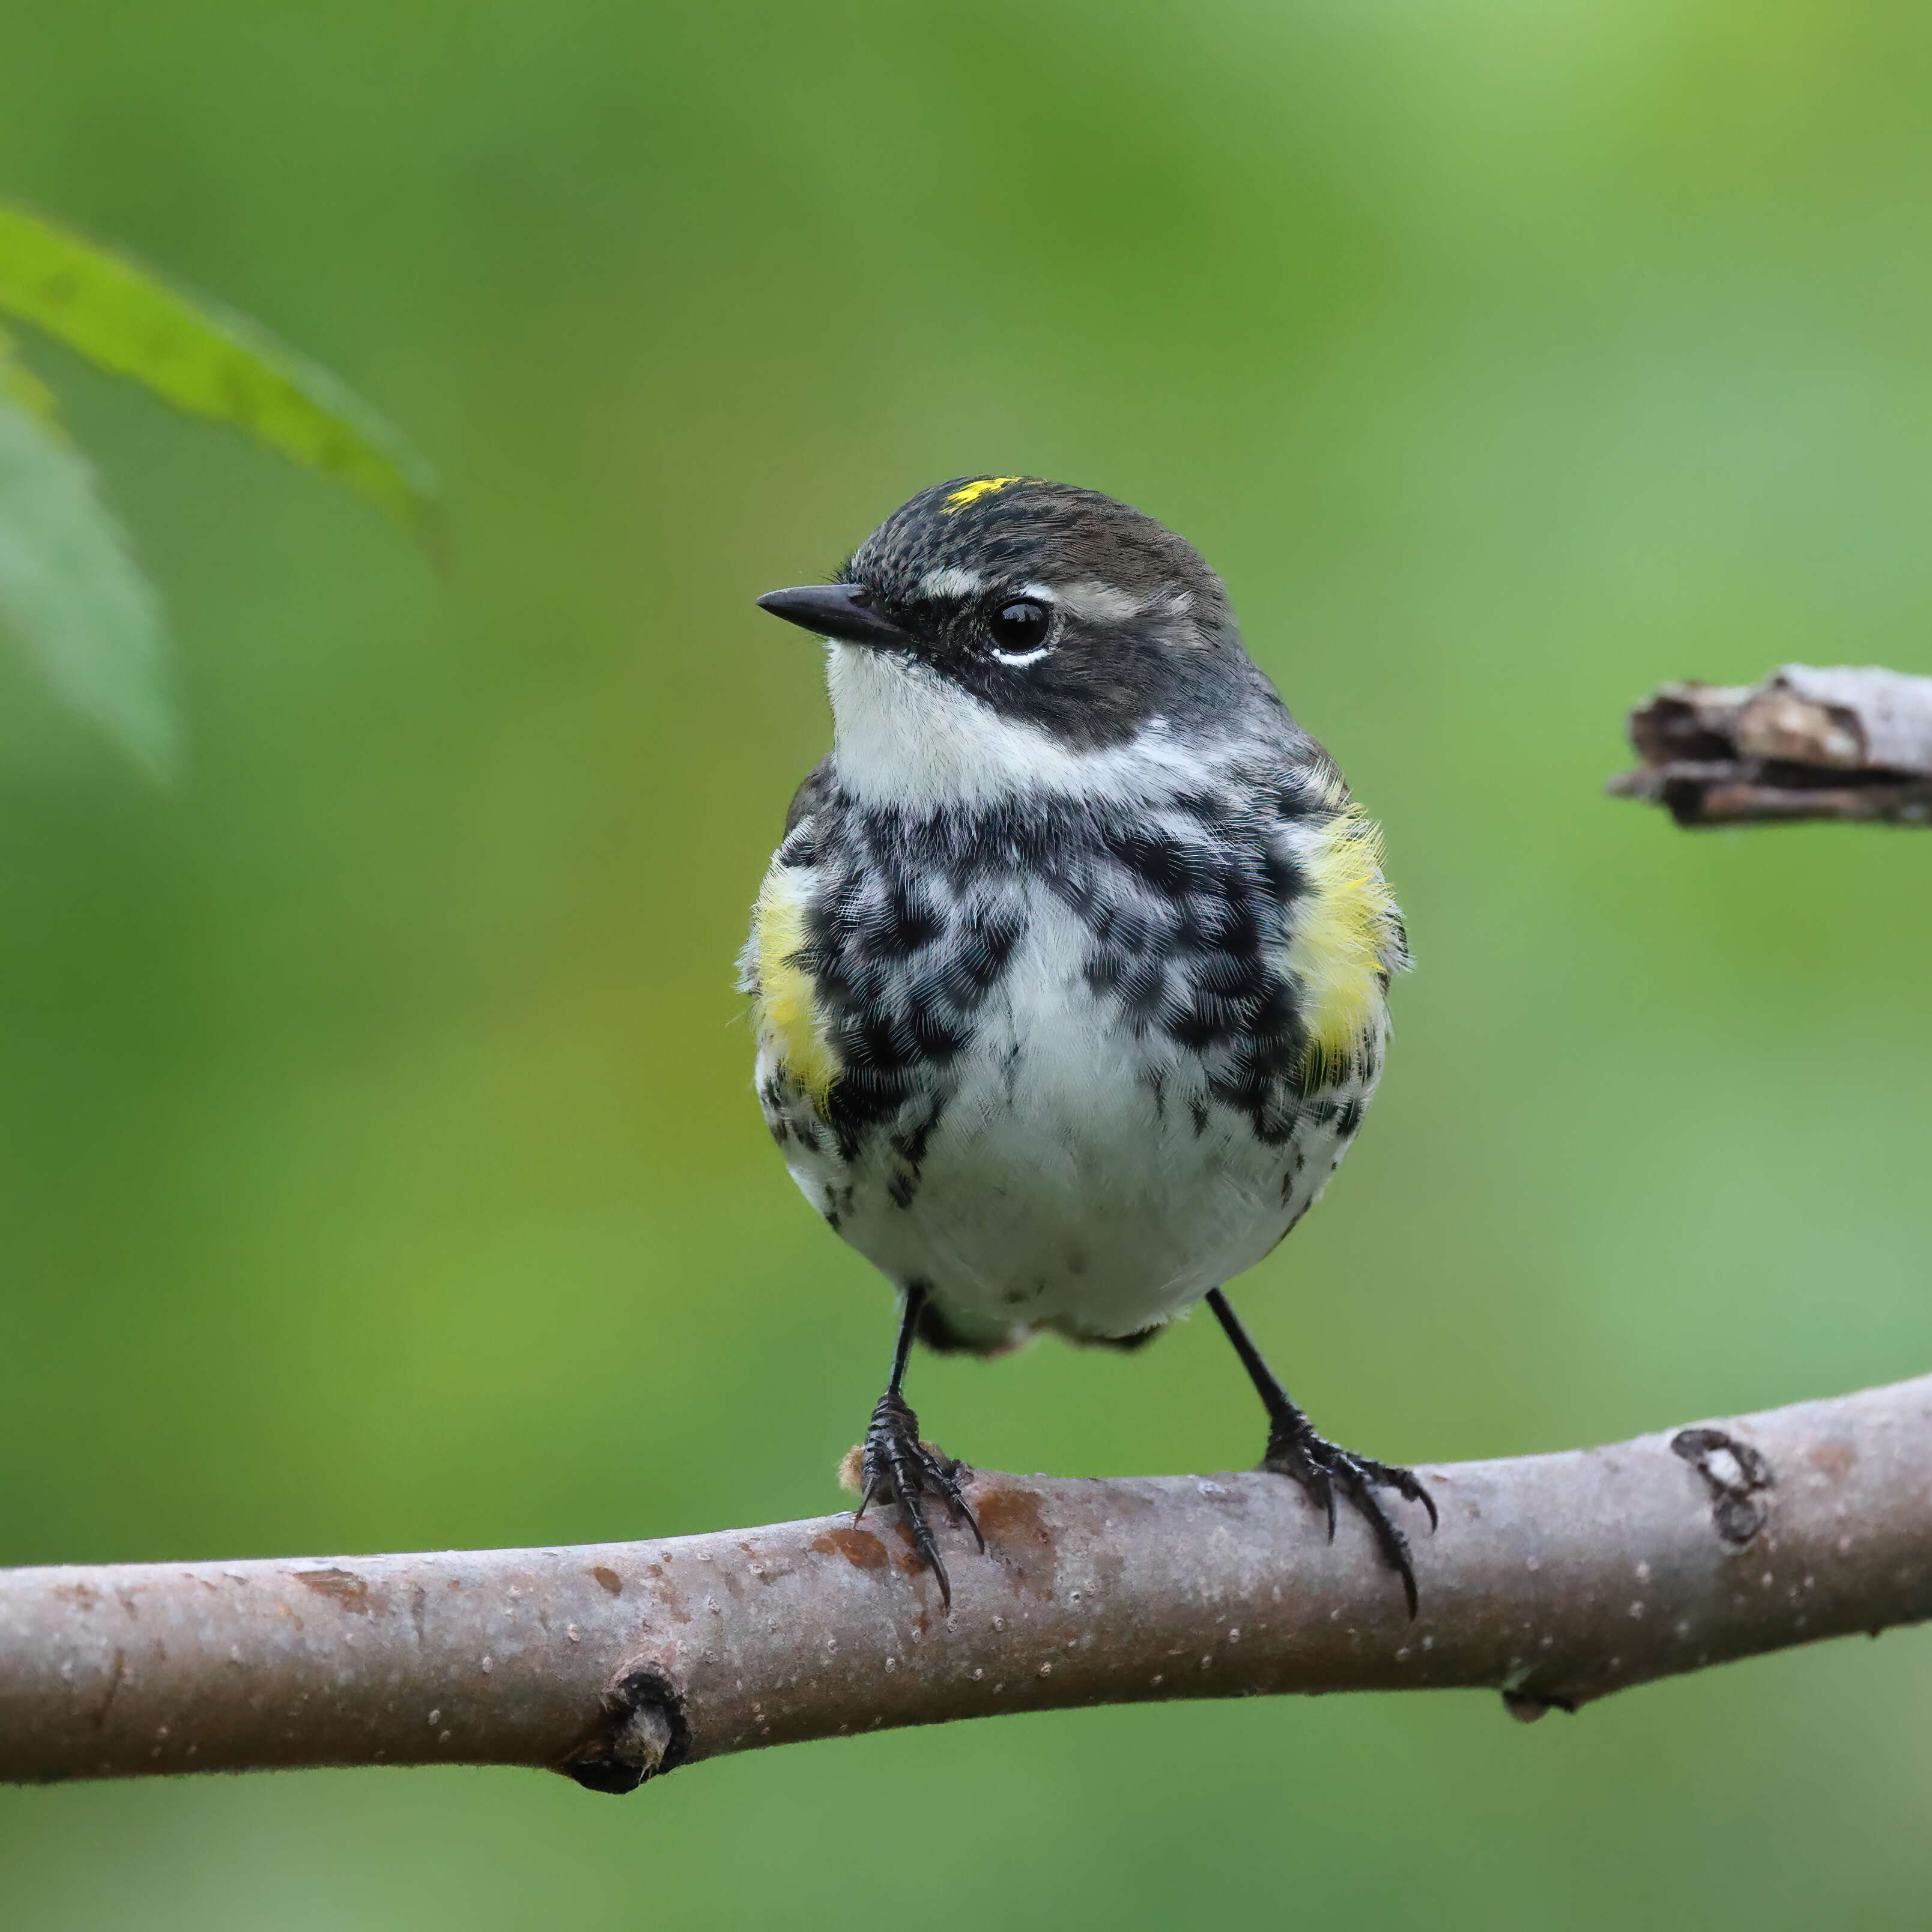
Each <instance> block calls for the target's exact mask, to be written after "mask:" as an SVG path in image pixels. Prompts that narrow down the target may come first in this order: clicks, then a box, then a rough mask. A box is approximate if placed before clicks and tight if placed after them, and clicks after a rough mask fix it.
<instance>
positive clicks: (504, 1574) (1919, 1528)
mask: <svg viewBox="0 0 1932 1932" xmlns="http://www.w3.org/2000/svg"><path fill="white" fill-rule="evenodd" d="M1928 1469H1932V1376H1926V1377H1921V1378H1920V1379H1918V1380H1917V1381H1915V1382H1902V1383H1900V1384H1897V1385H1895V1386H1894V1387H1892V1388H1881V1389H1871V1390H1867V1391H1864V1392H1863V1393H1861V1394H1856V1395H1850V1396H1846V1397H1841V1398H1839V1399H1838V1400H1832V1401H1825V1402H1813V1403H1801V1404H1799V1405H1798V1406H1796V1407H1794V1408H1790V1409H1778V1410H1774V1411H1772V1412H1769V1413H1768V1414H1765V1415H1756V1416H1751V1417H1747V1418H1743V1419H1742V1420H1741V1421H1732V1422H1729V1423H1726V1424H1722V1425H1713V1426H1706V1427H1697V1428H1692V1429H1688V1430H1679V1431H1677V1432H1676V1433H1674V1434H1665V1435H1658V1436H1641V1437H1639V1438H1638V1439H1636V1440H1635V1441H1634V1442H1624V1443H1619V1444H1616V1445H1613V1446H1612V1447H1609V1448H1596V1449H1583V1450H1572V1451H1566V1452H1565V1453H1563V1454H1557V1455H1549V1456H1532V1457H1523V1458H1520V1459H1518V1460H1512V1461H1508V1462H1491V1463H1460V1464H1454V1465H1451V1466H1446V1467H1443V1468H1439V1469H1429V1470H1428V1471H1427V1472H1426V1475H1427V1480H1428V1481H1429V1483H1430V1487H1432V1489H1433V1490H1434V1492H1435V1493H1436V1498H1437V1499H1438V1501H1439V1503H1440V1504H1441V1505H1442V1528H1441V1530H1440V1531H1439V1532H1438V1533H1437V1534H1436V1535H1433V1536H1430V1535H1428V1534H1427V1529H1426V1526H1424V1525H1423V1524H1422V1523H1421V1522H1420V1521H1419V1520H1414V1519H1418V1518H1419V1514H1420V1513H1419V1512H1418V1511H1413V1510H1412V1511H1409V1512H1408V1514H1409V1517H1410V1518H1411V1519H1412V1522H1411V1528H1412V1530H1415V1532H1418V1553H1417V1554H1418V1561H1417V1568H1418V1574H1419V1575H1420V1578H1421V1586H1422V1613H1421V1617H1420V1619H1418V1621H1417V1622H1415V1623H1411V1622H1409V1621H1408V1619H1406V1617H1405V1616H1404V1615H1403V1606H1402V1595H1401V1592H1400V1589H1397V1586H1396V1583H1395V1580H1394V1578H1393V1577H1391V1575H1390V1574H1389V1573H1388V1571H1387V1570H1386V1569H1385V1568H1383V1567H1382V1565H1381V1564H1380V1562H1379V1560H1378V1559H1377V1557H1376V1554H1375V1552H1374V1550H1373V1547H1372V1546H1371V1544H1370V1541H1369V1538H1368V1535H1367V1532H1366V1531H1365V1530H1364V1527H1363V1526H1362V1525H1361V1523H1360V1522H1358V1520H1356V1518H1355V1517H1354V1516H1353V1515H1352V1514H1350V1513H1348V1512H1346V1511H1345V1512H1344V1514H1343V1518H1342V1521H1341V1524H1340V1529H1339V1530H1338V1532H1337V1536H1336V1538H1335V1540H1334V1542H1333V1543H1332V1544H1331V1543H1330V1542H1329V1541H1328V1540H1327V1539H1326V1538H1325V1535H1324V1532H1323V1527H1322V1523H1321V1522H1320V1520H1319V1518H1318V1517H1317V1515H1316V1512H1315V1511H1314V1510H1313V1508H1312V1507H1311V1506H1310V1505H1309V1503H1308V1502H1307V1500H1306V1499H1304V1496H1302V1494H1301V1492H1300V1491H1299V1490H1298V1489H1297V1488H1296V1487H1295V1485H1294V1484H1292V1483H1291V1482H1289V1481H1285V1480H1284V1479H1283V1478H1280V1477H1276V1476H1271V1475H1260V1474H1250V1475H1231V1476H1219V1477H1216V1478H1214V1479H1212V1480H1211V1481H1210V1480H1207V1479H1204V1478H1199V1477H1168V1478H1161V1479H1158V1480H1152V1481H1049V1480H1047V1479H1046V1478H1019V1477H1016V1476H1008V1475H993V1474H990V1473H984V1472H983V1473H980V1474H979V1475H976V1476H975V1477H974V1478H973V1481H972V1484H971V1489H970V1490H969V1492H968V1493H969V1494H970V1495H971V1498H972V1500H973V1502H974V1507H975V1508H976V1509H977V1511H978V1513H979V1516H980V1521H981V1523H983V1526H985V1529H986V1537H987V1541H988V1544H989V1553H988V1554H987V1555H986V1556H984V1557H983V1558H982V1557H979V1556H976V1555H975V1554H974V1553H973V1551H972V1550H971V1544H970V1542H968V1541H967V1540H966V1539H965V1537H964V1535H963V1534H962V1533H961V1532H952V1534H953V1536H954V1538H955V1541H956V1542H957V1544H958V1545H959V1547H958V1548H957V1550H956V1551H955V1552H953V1576H954V1579H955V1585H956V1598H955V1604H954V1608H953V1613H952V1615H951V1616H950V1617H949V1616H947V1615H946V1614H944V1612H943V1611H942V1610H941V1605H940V1602H939V1598H938V1592H937V1590H936V1589H935V1587H934V1585H933V1583H932V1579H931V1577H929V1576H928V1575H926V1574H924V1573H923V1571H922V1569H921V1568H920V1566H919V1565H918V1563H916V1562H915V1561H914V1560H913V1557H912V1555H911V1553H910V1549H909V1547H908V1546H907V1541H906V1539H905V1538H904V1535H903V1534H902V1533H901V1532H900V1531H899V1530H898V1528H897V1526H896V1525H895V1523H892V1521H891V1520H890V1519H889V1514H888V1515H887V1517H886V1520H878V1519H877V1518H871V1517H868V1519H867V1520H866V1522H865V1523H864V1524H862V1525H858V1526H855V1525H854V1524H853V1523H852V1522H851V1521H850V1519H849V1518H847V1517H828V1518H823V1519H820V1520H817V1521H815V1522H810V1523H781V1524H775V1525H773V1526H770V1527H769V1528H766V1529H751V1530H742V1531H721V1532H717V1533H715V1534H713V1535H704V1536H691V1537H681V1538H671V1539H670V1540H667V1541H646V1542H642V1543H625V1544H599V1545H595V1546H592V1547H587V1548H583V1549H575V1550H493V1551H482V1552H471V1553H461V1552H458V1553H443V1554H437V1555H425V1556H372V1557H359V1558H356V1557H343V1558H338V1559H328V1560H321V1559H285V1560H282V1561H277V1562H248V1563H191V1564H183V1563H166V1564H151V1565H130V1566H126V1567H121V1568H70V1569H43V1570H18V1571H10V1572H0V1778H5V1779H6V1780H8V1781H33V1780H44V1779H53V1778H105V1777H124V1776H132V1775H145V1774H150V1773H156V1772H186V1771H239V1770H248V1769H266V1768H269V1767H272V1766H301V1765H348V1764H374V1763H389V1764H442V1763H466V1764H521V1765H531V1766H550V1767H552V1768H554V1769H561V1770H565V1771H567V1772H569V1773H570V1774H571V1775H573V1776H574V1777H576V1778H577V1779H578V1780H579V1781H580V1782H582V1783H583V1784H587V1785H589V1786H590V1787H592V1788H593V1789H597V1790H630V1789H631V1787H634V1785H635V1784H637V1783H638V1782H640V1781H641V1779H642V1778H644V1777H646V1776H648V1775H651V1774H652V1773H653V1772H658V1771H661V1770H667V1769H671V1768H673V1766H676V1765H677V1764H679V1763H685V1762H688V1761H694V1760H697V1759H700V1758H706V1757H721V1756H722V1755H724V1754H726V1753H727V1752H730V1751H751V1750H756V1749H758V1748H760V1747H762V1746H763V1745H779V1744H789V1743H793V1742H799V1741H800V1740H802V1739H809V1738H822V1737H831V1736H840V1735H844V1734H848V1733H860V1732H864V1731H869V1730H880V1729H883V1728H886V1727H891V1726H895V1725H900V1724H935V1723H941V1722H944V1721H949V1720H950V1719H953V1718H968V1717H989V1716H992V1715H996V1714H998V1713H1001V1712H1013V1711H1031V1710H1043V1709H1053V1708H1057V1707H1061V1706H1069V1705H1086V1704H1103V1703H1131V1702H1135V1701H1140V1700H1157V1699H1162V1698H1169V1697H1240V1696H1250V1695H1254V1694H1276V1693H1280V1692H1284V1691H1367V1690H1377V1691H1387V1690H1398V1689H1418V1690H1420V1689H1426V1688H1438V1689H1439V1688H1450V1687H1454V1686H1463V1687H1487V1688H1491V1689H1497V1690H1501V1691H1502V1692H1503V1693H1504V1694H1505V1698H1506V1699H1507V1700H1508V1702H1509V1704H1510V1706H1511V1709H1512V1710H1514V1712H1516V1713H1517V1715H1520V1716H1524V1717H1531V1716H1537V1715H1541V1713H1542V1712H1544V1710H1546V1709H1549V1708H1550V1707H1551V1706H1557V1707H1560V1708H1562V1709H1576V1708H1577V1706H1580V1705H1582V1704H1583V1703H1587V1702H1589V1700H1592V1699H1593V1698H1597V1697H1604V1696H1605V1695H1607V1694H1608V1693H1610V1692H1611V1691H1618V1690H1622V1689H1624V1688H1626V1687H1628V1686H1629V1685H1635V1684H1640V1683H1643V1682H1647V1681H1649V1680H1650V1679H1655V1678H1658V1677H1664V1676H1671V1675H1673V1674H1674V1673H1679V1672H1682V1671H1689V1670H1698V1669H1700V1668H1702V1667H1704V1666H1706V1665H1707V1664H1720V1663H1723V1662H1725V1661H1729V1660H1730V1659H1733V1658H1742V1657H1748V1656H1751V1655H1757V1654H1758V1653H1760V1652H1765V1651H1770V1650H1776V1649H1782V1648H1784V1647H1786V1646H1790V1645H1794V1644H1799V1643H1811V1642H1813V1641H1815V1640H1818V1639H1820V1638H1823V1637H1838V1636H1841V1635H1844V1634H1847V1633H1849V1632H1852V1631H1870V1632H1873V1633H1874V1634H1876V1632H1877V1631H1879V1630H1882V1629H1883V1628H1887V1627H1888V1626H1890V1625H1897V1624H1903V1623H1909V1622H1916V1621H1918V1620H1919V1619H1923V1618H1925V1617H1927V1616H1932V1484H1928V1481H1927V1471H1928Z"/></svg>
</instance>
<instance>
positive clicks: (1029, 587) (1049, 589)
mask: <svg viewBox="0 0 1932 1932" xmlns="http://www.w3.org/2000/svg"><path fill="white" fill-rule="evenodd" d="M1013 595H1015V596H1016V597H1031V598H1032V599H1033V601H1034V602H1035V603H1036V604H1058V602H1059V601H1060V592H1058V591H1057V590H1056V589H1054V588H1053V586H1052V585H1051V584H1048V583H1022V585H1021V586H1020V587H1019V589H1017V590H1016V591H1015V592H1013Z"/></svg>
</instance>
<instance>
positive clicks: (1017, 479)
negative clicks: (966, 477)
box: [939, 476, 1026, 517]
mask: <svg viewBox="0 0 1932 1932" xmlns="http://www.w3.org/2000/svg"><path fill="white" fill-rule="evenodd" d="M1025 481H1026V478H1025V477H1023V476H977V477H975V478H974V480H973V481H971V482H970V483H962V484H960V486H959V488H958V489H956V490H954V491H953V493H952V494H951V495H950V496H948V497H947V499H946V500H945V502H943V503H942V504H941V505H940V506H939V514H941V516H943V517H950V516H951V515H952V514H953V511H956V510H963V509H965V507H966V505H968V503H977V502H978V501H979V500H980V498H981V497H982V496H992V493H994V491H995V490H1004V489H1005V488H1006V487H1007V485H1008V484H1010V483H1023V482H1025Z"/></svg>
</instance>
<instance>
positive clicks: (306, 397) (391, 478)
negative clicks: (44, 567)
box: [0, 203, 436, 543]
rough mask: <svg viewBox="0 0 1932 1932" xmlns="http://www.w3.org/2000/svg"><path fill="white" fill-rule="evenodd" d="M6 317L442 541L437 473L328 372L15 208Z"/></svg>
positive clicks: (2, 292)
mask: <svg viewBox="0 0 1932 1932" xmlns="http://www.w3.org/2000/svg"><path fill="white" fill-rule="evenodd" d="M0 314H5V315H10V316H13V317H17V318H18V319H19V320H21V321H23V322H28V323H33V324H34V326H36V327H37V328H40V329H44V330H46V332H47V333H48V334H49V335H52V336H54V337H55V338H58V340H59V341H62V342H64V343H65V344H67V345H68V347H69V348H71V349H73V350H77V351H78V352H79V353H80V354H81V355H83V356H86V358H87V359H88V360H89V362H93V363H95V364H96V365H98V367H100V368H103V369H105V370H107V371H109V372H110V374H114V375H117V376H126V377H131V378H132V379H133V380H134V381H136V382H137V383H142V384H144V385H145V386H146V387H147V388H148V389H151V390H152V391H153V392H154V394H155V395H157V396H159V397H160V398H161V399H162V400H163V401H165V402H167V403H170V404H172V405H173V406H174V407H175V408H176V409H178V410H182V411H184V413H187V414H188V415H190V416H205V417H207V418H209V419H211V420H213V421H214V422H225V423H232V424H233V425H235V426H236V428H239V429H242V430H245V431H247V432H248V434H250V435H251V436H252V437H255V438H256V439H257V441H259V442H261V443H266V444H267V445H268V446H269V448H271V449H278V450H280V451H281V452H282V454H283V455H285V456H289V457H293V458H294V459H295V460H296V462H298V463H302V464H305V466H307V467H308V468H310V469H317V470H320V472H322V473H323V475H328V476H333V477H335V478H338V480H339V481H342V482H344V483H347V484H349V485H350V487H352V488H354V489H356V490H360V491H362V493H363V494H364V495H365V496H369V497H371V498H373V499H374V500H375V501H376V502H378V503H380V505H382V507H383V508H384V509H385V510H386V511H388V512H389V514H390V515H391V516H392V517H394V518H395V520H396V521H397V522H398V523H401V525H402V526H403V527H404V529H406V530H407V531H409V532H410V533H411V534H412V535H415V536H416V537H418V538H421V539H422V540H424V541H426V542H431V543H433V542H434V538H435V494H436V482H435V478H434V475H433V474H432V473H431V470H430V469H429V467H428V465H427V464H426V463H424V462H423V460H422V458H420V457H419V456H417V455H416V454H415V453H414V452H413V451H412V450H411V449H410V447H409V446H408V445H407V443H404V441H403V440H402V438H401V437H400V436H399V435H398V434H397V433H396V432H395V431H394V430H393V429H392V428H390V427H389V425H388V424H387V423H386V422H384V421H383V419H382V418H381V417H380V416H378V415H377V413H376V412H375V411H374V410H372V409H371V408H370V407H368V404H365V403H364V402H362V401H361V400H360V399H359V398H357V397H356V396H355V395H353V394H352V393H351V392H350V391H349V390H348V389H347V388H345V387H344V386H343V384H341V383H339V382H338V381H337V380H336V379H335V377H333V376H332V375H330V374H329V373H328V371H326V370H323V369H320V368H317V366H316V365H314V363H312V362H309V361H308V359H306V358H305V357H304V356H299V355H298V354H297V353H296V351H295V350H292V349H289V348H286V347H284V346H283V345H282V344H280V343H278V342H277V341H274V340H273V339H272V338H271V337H270V336H269V335H268V334H267V333H266V332H265V331H263V330H262V329H258V328H257V327H256V326H255V325H254V323H250V322H248V321H245V320H244V319H243V318H242V317H239V316H237V315H233V314H228V313H227V312H226V311H223V310H221V309H219V308H215V307H214V306H213V305H211V304H207V303H202V302H190V301H188V300H187V299H186V298H185V297H184V296H180V295H178V294H176V293H175V292H174V291H173V290H172V289H169V288H168V287H165V286H164V285H163V284H162V283H160V281H157V280H156V279H155V278H154V276H152V275H150V274H149V273H148V272H147V270H145V269H142V268H139V267H137V266H135V264H134V263H132V262H130V261H128V260H126V259H124V257H121V256H119V255H117V254H111V253H110V252H109V251H107V250H106V249H104V248H99V247H97V246H96V245H95V244H94V243H93V242H87V241H83V239H81V238H80V236H77V235H75V234H73V233H71V232H69V231H68V230H67V229H63V228H59V227H57V226H55V225H54V223H52V222H50V221H46V220H42V219H41V218H40V217H39V216H38V215H34V214H28V213H27V212H26V211H25V210H24V209H22V208H12V207H8V206H7V205H5V204H4V203H0Z"/></svg>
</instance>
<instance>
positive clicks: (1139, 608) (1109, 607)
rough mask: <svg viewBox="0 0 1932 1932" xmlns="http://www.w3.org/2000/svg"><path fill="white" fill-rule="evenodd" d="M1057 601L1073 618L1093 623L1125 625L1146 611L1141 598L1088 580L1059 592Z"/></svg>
mask: <svg viewBox="0 0 1932 1932" xmlns="http://www.w3.org/2000/svg"><path fill="white" fill-rule="evenodd" d="M1060 601H1061V604H1062V605H1063V606H1064V607H1065V608H1066V609H1067V610H1070V611H1072V612H1073V614H1074V616H1076V617H1085V618H1086V619H1088V621H1089V622H1093V623H1096V624H1124V623H1127V622H1129V621H1130V619H1133V618H1136V617H1138V616H1141V615H1142V613H1144V612H1145V610H1146V609H1147V604H1146V603H1145V601H1144V600H1143V599H1142V598H1139V597H1136V596H1134V595H1132V594H1131V593H1130V592H1127V591H1125V590H1117V589H1115V588H1114V586H1112V584H1111V583H1101V582H1100V580H1099V579H1098V578H1097V577H1088V578H1087V579H1085V580H1084V581H1083V582H1082V583H1070V584H1068V585H1067V587H1066V588H1065V589H1064V590H1062V591H1061V593H1060Z"/></svg>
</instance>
